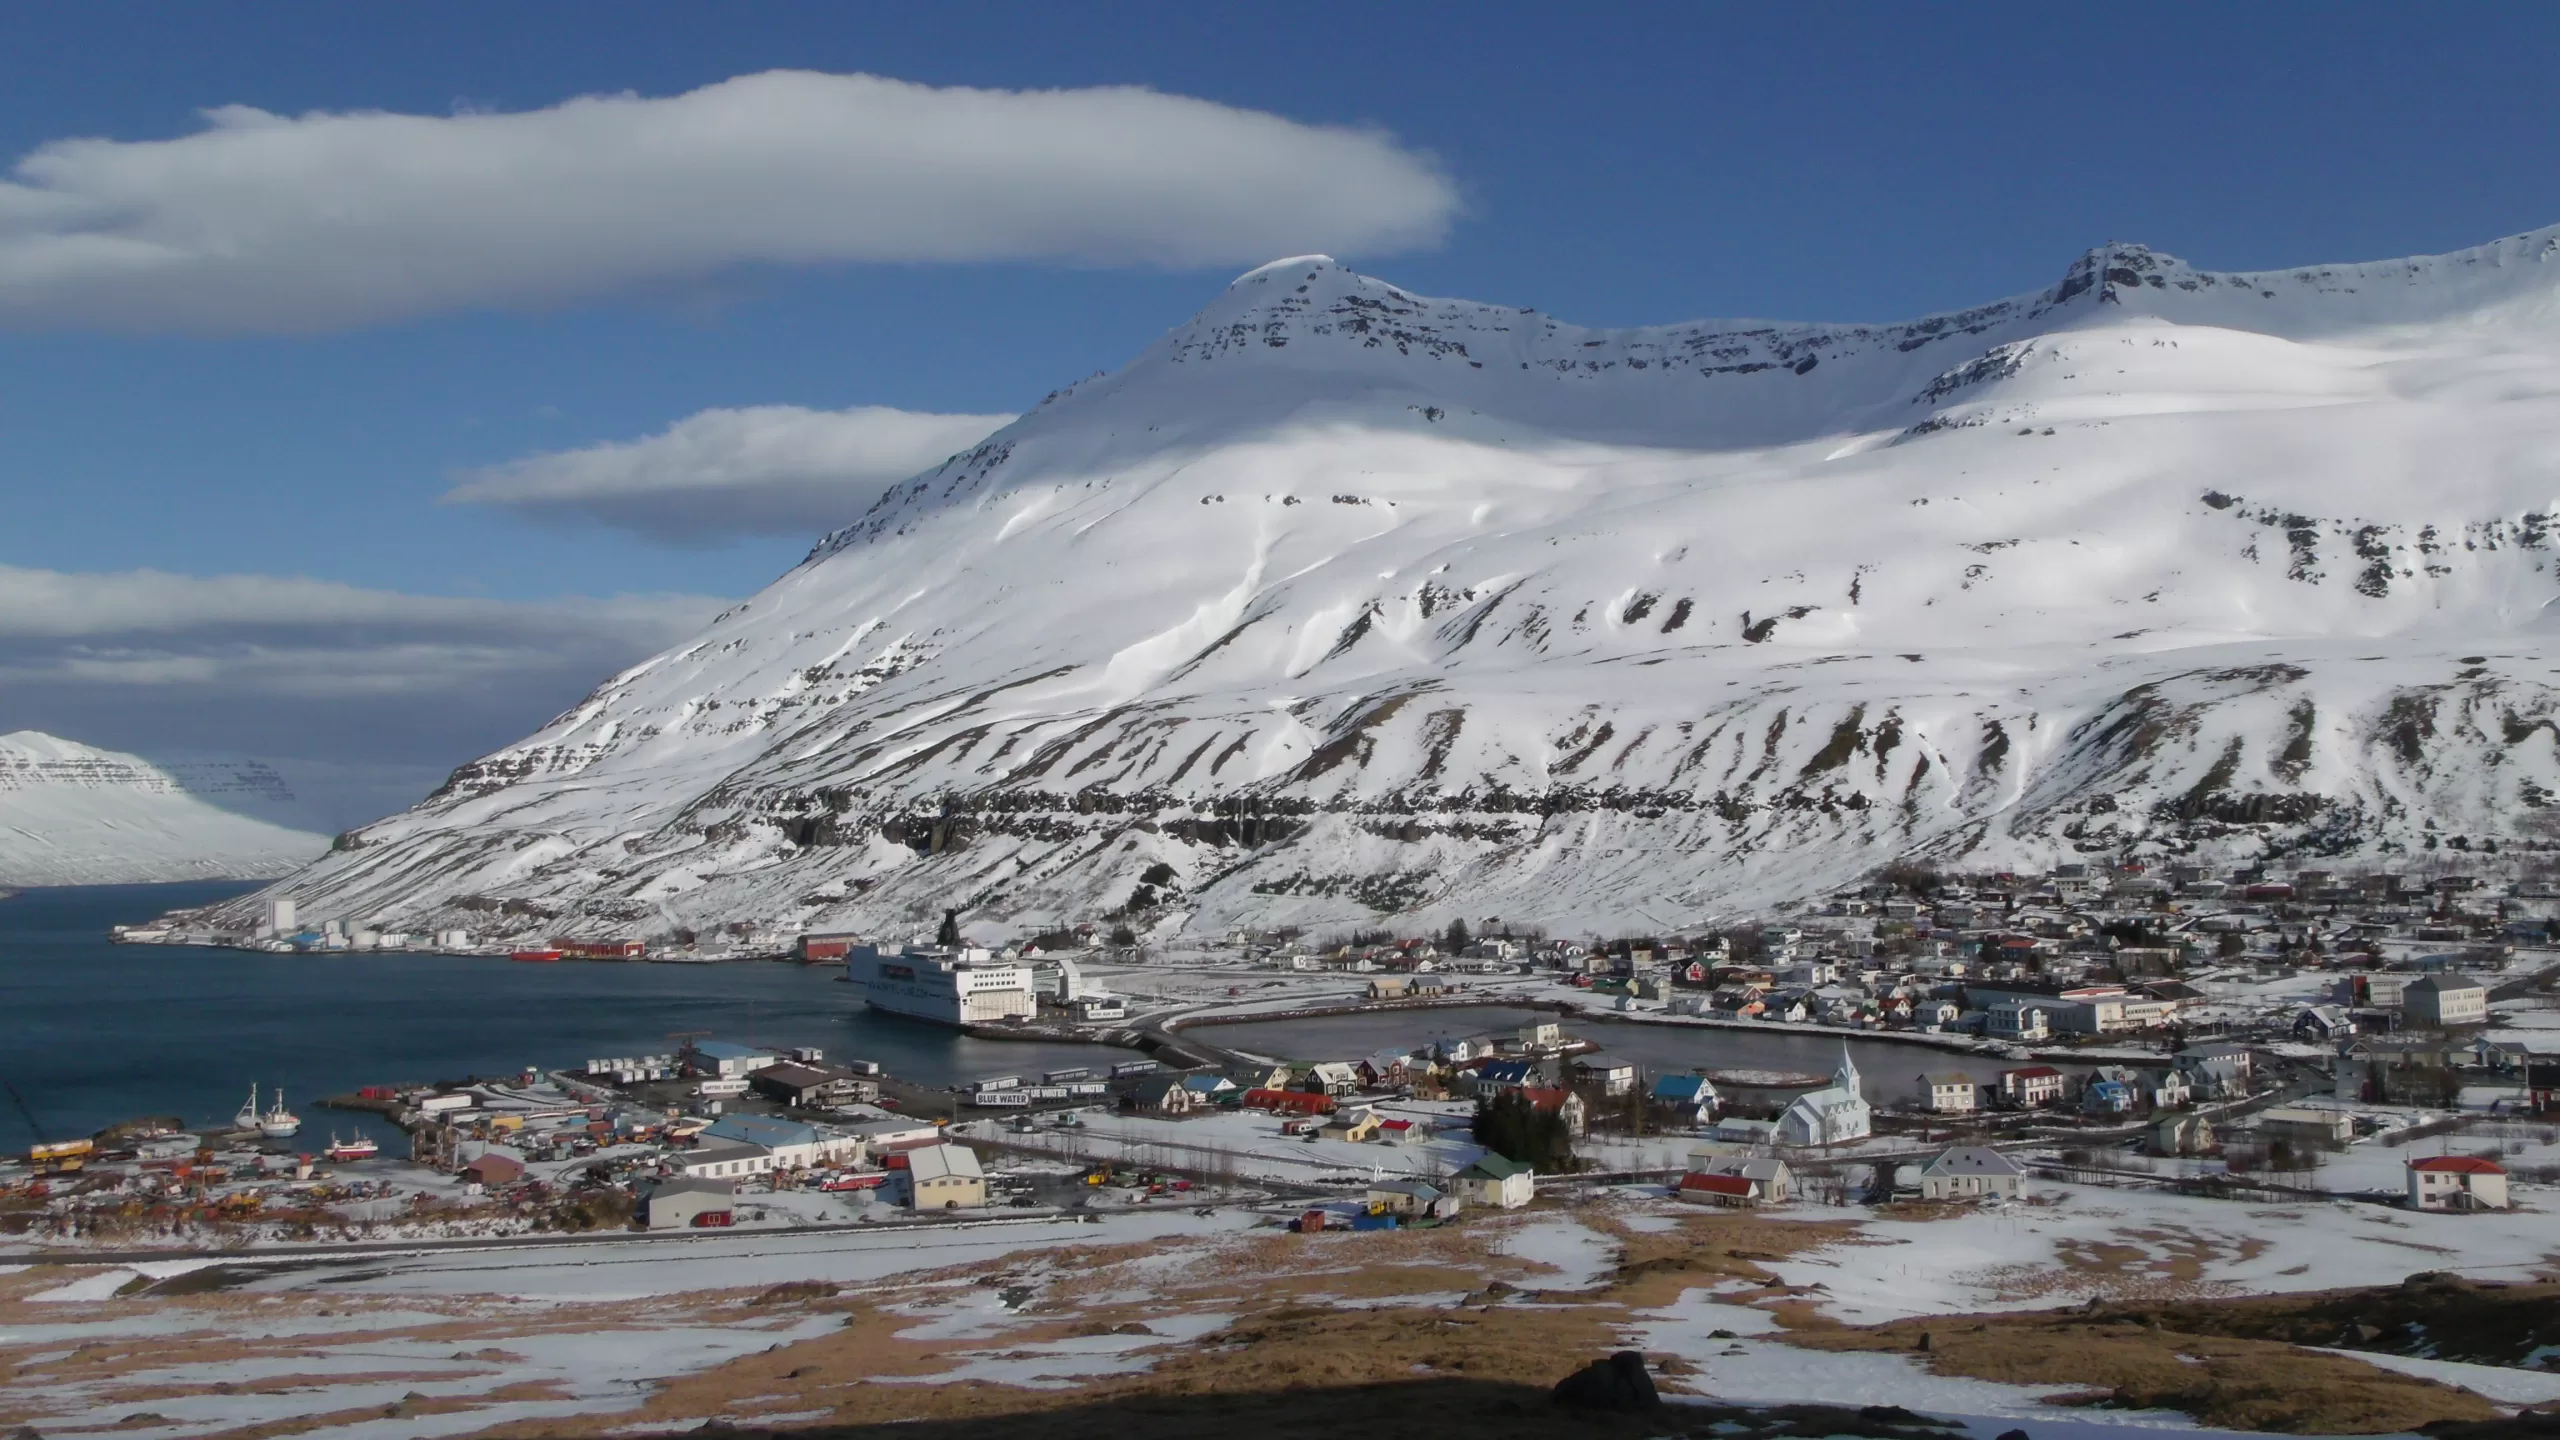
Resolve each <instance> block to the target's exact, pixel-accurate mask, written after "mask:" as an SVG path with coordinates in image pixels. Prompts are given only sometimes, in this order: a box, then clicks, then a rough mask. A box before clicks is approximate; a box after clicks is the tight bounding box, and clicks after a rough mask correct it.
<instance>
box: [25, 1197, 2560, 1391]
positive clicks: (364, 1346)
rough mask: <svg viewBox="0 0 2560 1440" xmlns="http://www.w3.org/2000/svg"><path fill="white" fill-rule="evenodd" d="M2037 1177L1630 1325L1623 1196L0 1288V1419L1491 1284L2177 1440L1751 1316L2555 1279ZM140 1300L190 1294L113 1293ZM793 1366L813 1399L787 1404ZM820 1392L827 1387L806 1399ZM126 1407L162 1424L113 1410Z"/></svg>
mask: <svg viewBox="0 0 2560 1440" xmlns="http://www.w3.org/2000/svg"><path fill="white" fill-rule="evenodd" d="M2036 1191H2037V1194H2036V1197H2035V1200H2034V1203H2019V1204H2006V1205H1999V1206H1992V1207H1983V1208H1976V1209H1962V1210H1956V1211H1953V1212H1949V1213H1946V1214H1943V1215H1940V1216H1938V1217H1937V1218H1913V1217H1911V1216H1909V1215H1901V1214H1881V1213H1877V1212H1871V1211H1867V1210H1863V1209H1859V1208H1855V1207H1830V1206H1806V1205H1798V1206H1792V1207H1783V1208H1780V1209H1777V1210H1773V1211H1768V1212H1764V1215H1763V1218H1766V1219H1772V1220H1776V1221H1779V1222H1780V1223H1781V1224H1785V1223H1789V1222H1804V1223H1830V1224H1840V1223H1846V1224H1847V1225H1848V1226H1850V1227H1851V1228H1850V1229H1849V1231H1848V1232H1847V1233H1846V1235H1845V1237H1844V1238H1841V1239H1839V1240H1836V1241H1833V1240H1825V1241H1823V1242H1821V1243H1818V1244H1816V1245H1815V1246H1814V1247H1813V1248H1810V1249H1806V1250H1802V1251H1800V1252H1799V1253H1797V1254H1795V1255H1794V1256H1792V1258H1784V1259H1764V1260H1761V1261H1760V1262H1759V1263H1760V1264H1761V1266H1762V1268H1763V1269H1764V1270H1765V1271H1767V1272H1769V1273H1771V1274H1774V1275H1775V1276H1776V1278H1777V1279H1778V1280H1779V1281H1780V1282H1781V1283H1782V1285H1783V1286H1784V1287H1785V1290H1784V1291H1783V1292H1779V1291H1769V1290H1766V1289H1764V1288H1763V1287H1760V1286H1758V1285H1755V1284H1753V1283H1750V1282H1745V1281H1737V1280H1727V1279H1720V1278H1707V1277H1702V1278H1701V1280H1700V1282H1699V1283H1698V1284H1697V1285H1696V1286H1694V1287H1691V1288H1687V1289H1685V1290H1680V1291H1677V1292H1676V1293H1675V1294H1674V1297H1673V1298H1672V1299H1670V1300H1669V1301H1667V1302H1659V1303H1657V1302H1655V1301H1647V1302H1645V1303H1644V1304H1642V1305H1640V1306H1631V1305H1629V1304H1628V1303H1627V1302H1625V1301H1623V1300H1618V1299H1613V1298H1612V1291H1611V1287H1612V1286H1613V1284H1615V1283H1616V1281H1617V1278H1618V1276H1619V1273H1620V1272H1619V1262H1620V1259H1621V1252H1622V1246H1623V1245H1626V1244H1632V1243H1634V1241H1633V1240H1630V1239H1623V1238H1622V1237H1628V1236H1634V1237H1640V1238H1643V1239H1645V1240H1647V1241H1648V1242H1649V1243H1661V1242H1662V1241H1663V1240H1664V1239H1665V1238H1666V1237H1671V1236H1674V1235H1675V1234H1677V1233H1678V1232H1680V1230H1681V1227H1682V1226H1684V1225H1686V1224H1690V1223H1693V1221H1694V1220H1695V1218H1696V1217H1698V1216H1699V1215H1700V1214H1701V1212H1700V1211H1699V1210H1698V1209H1697V1208H1695V1207H1691V1206H1686V1205H1682V1204H1680V1203H1678V1202H1675V1201H1670V1200H1667V1199H1663V1198H1661V1197H1660V1195H1659V1192H1658V1191H1655V1192H1650V1193H1648V1192H1647V1191H1646V1190H1644V1189H1643V1188H1641V1187H1622V1188H1620V1189H1617V1190H1615V1191H1612V1192H1609V1193H1607V1194H1604V1195H1600V1196H1597V1197H1594V1198H1592V1199H1591V1200H1590V1201H1588V1202H1587V1203H1586V1204H1584V1205H1581V1206H1576V1207H1572V1208H1565V1209H1558V1208H1540V1209H1535V1210H1531V1211H1527V1212H1521V1213H1513V1214H1492V1213H1483V1212H1478V1213H1475V1214H1472V1215H1470V1216H1469V1217H1468V1218H1467V1223H1465V1224H1463V1225H1461V1226H1457V1227H1453V1228H1449V1229H1444V1230H1438V1231H1425V1232H1414V1233H1412V1234H1409V1235H1404V1236H1377V1235H1339V1234H1327V1235H1324V1236H1305V1237H1301V1236H1291V1235H1287V1234H1284V1233H1281V1232H1280V1231H1279V1230H1277V1229H1276V1228H1275V1227H1273V1226H1272V1225H1271V1223H1270V1220H1269V1218H1268V1217H1263V1216H1256V1215H1253V1214H1250V1213H1246V1212H1235V1211H1230V1212H1225V1213H1220V1214H1215V1215H1209V1216H1200V1215H1195V1214H1192V1213H1190V1212H1189V1211H1187V1210H1181V1209H1171V1210H1150V1211H1137V1210H1133V1211H1127V1212H1118V1213H1113V1214H1110V1215H1107V1216H1106V1217H1104V1218H1102V1219H1100V1220H1098V1221H1092V1222H1072V1221H1031V1222H1023V1223H1014V1224H1003V1225H988V1226H973V1227H965V1228H955V1229H946V1230H937V1231H933V1232H929V1233H919V1232H916V1231H913V1230H905V1231H899V1232H880V1233H870V1232H865V1233H854V1234H840V1235H797V1236H795V1235H787V1234H775V1233H763V1234H729V1235H705V1236H701V1237H697V1238H688V1239H686V1240H682V1241H678V1242H674V1243H661V1242H658V1241H649V1242H613V1241H607V1242H601V1243H594V1244H582V1245H574V1246H564V1247H558V1248H544V1249H539V1250H528V1249H524V1248H520V1247H505V1246H491V1247H488V1248H485V1249H480V1250H475V1251H458V1252H457V1251H421V1252H413V1253H408V1254H400V1255H389V1256H367V1257H362V1258H359V1259H345V1258H340V1259H333V1260H326V1261H318V1262H315V1261H312V1260H308V1259H301V1260H297V1259H293V1258H291V1257H283V1256H267V1257H207V1258H205V1259H202V1260H197V1261H188V1262H172V1263H168V1264H158V1263H154V1264H148V1265H134V1266H115V1267H99V1268H96V1269H82V1268H72V1269H65V1268H62V1267H26V1266H8V1267H0V1363H4V1364H6V1365H8V1366H9V1367H10V1370H9V1372H8V1373H10V1374H11V1375H12V1377H13V1379H12V1382H11V1384H10V1386H9V1387H8V1389H7V1391H6V1393H5V1395H0V1423H5V1424H19V1423H28V1424H35V1425H37V1426H38V1428H39V1429H40V1430H41V1431H42V1433H45V1434H47V1435H52V1434H57V1433H81V1432H85V1431H89V1430H103V1429H110V1428H114V1429H116V1430H117V1431H118V1433H128V1432H129V1433H135V1434H143V1435H151V1436H171V1437H181V1436H194V1435H202V1434H208V1433H211V1432H214V1431H218V1430H223V1429H228V1428H236V1427H241V1426H247V1425H253V1424H254V1425H289V1426H293V1427H295V1428H297V1429H300V1430H303V1431H304V1432H305V1433H318V1434H325V1435H330V1436H341V1435H362V1436H384V1437H389V1436H395V1435H401V1436H405V1435H436V1434H459V1433H465V1432H473V1431H477V1430H479V1429H482V1428H485V1427H488V1426H490V1425H493V1424H498V1423H502V1422H505V1421H509V1420H527V1419H543V1418H553V1419H559V1418H566V1417H570V1416H588V1417H601V1418H603V1419H606V1420H615V1417H624V1418H623V1419H621V1420H615V1423H637V1422H639V1421H641V1420H644V1419H645V1420H646V1421H648V1422H649V1424H650V1425H651V1426H653V1427H656V1428H689V1427H690V1426H691V1425H692V1424H694V1423H698V1422H699V1421H700V1420H702V1419H705V1418H720V1417H728V1418H731V1419H734V1420H739V1421H745V1420H750V1419H752V1420H757V1421H761V1422H763V1423H768V1424H780V1423H786V1422H787V1421H788V1420H790V1419H792V1418H801V1419H812V1420H814V1419H821V1418H830V1417H833V1416H834V1415H835V1414H836V1411H835V1409H834V1406H835V1405H836V1404H838V1403H842V1402H843V1401H844V1399H845V1398H846V1397H848V1396H850V1395H855V1394H859V1393H861V1392H860V1391H859V1390H854V1391H847V1390H845V1389H844V1388H843V1387H845V1386H846V1385H848V1384H853V1383H854V1382H856V1381H860V1382H861V1383H864V1384H873V1385H888V1386H892V1387H894V1388H897V1389H900V1390H909V1389H912V1390H914V1391H915V1392H916V1393H917V1394H918V1395H922V1394H924V1393H925V1392H927V1391H930V1390H932V1389H933V1388H934V1387H938V1386H952V1385H962V1386H966V1385H970V1384H973V1383H975V1384H979V1385H992V1386H996V1387H1004V1388H1011V1389H1018V1390H1022V1391H1025V1392H1039V1391H1054V1390H1067V1389H1074V1388H1077V1387H1081V1386H1086V1385H1091V1384H1099V1383H1106V1382H1110V1381H1114V1380H1119V1379H1126V1378H1129V1377H1132V1376H1136V1375H1140V1374H1142V1373H1143V1372H1145V1371H1147V1370H1148V1369H1150V1368H1151V1367H1154V1366H1157V1365H1160V1364H1163V1363H1165V1362H1166V1361H1167V1359H1168V1357H1172V1356H1177V1355H1180V1354H1182V1353H1183V1352H1184V1351H1186V1350H1187V1349H1189V1348H1190V1347H1193V1346H1195V1345H1196V1344H1197V1342H1198V1341H1200V1340H1201V1339H1202V1338H1203V1337H1206V1336H1209V1335H1212V1334H1217V1333H1221V1332H1223V1331H1225V1330H1226V1329H1227V1327H1229V1326H1230V1325H1231V1324H1232V1323H1234V1322H1235V1321H1237V1320H1238V1318H1239V1317H1241V1316H1244V1315H1246V1314H1248V1313H1250V1312H1253V1311H1255V1310H1258V1309H1263V1308H1266V1307H1269V1306H1272V1305H1274V1304H1279V1305H1283V1306H1291V1305H1294V1306H1315V1307H1319V1308H1323V1307H1332V1308H1335V1309H1339V1310H1343V1311H1368V1310H1376V1309H1378V1308H1379V1307H1382V1306H1396V1307H1403V1308H1406V1309H1416V1308H1418V1309H1421V1310H1425V1311H1428V1310H1447V1309H1449V1308H1450V1307H1457V1306H1469V1307H1480V1306H1482V1305H1484V1304H1486V1303H1487V1300H1486V1296H1485V1294H1484V1293H1471V1292H1478V1291H1479V1290H1480V1289H1481V1287H1483V1286H1485V1285H1487V1284H1490V1283H1491V1282H1492V1281H1493V1280H1495V1279H1497V1278H1498V1279H1501V1280H1503V1281H1505V1282H1507V1283H1508V1284H1509V1285H1511V1286H1513V1287H1516V1289H1514V1290H1512V1291H1510V1292H1507V1293H1509V1294H1510V1297H1511V1298H1510V1299H1509V1300H1507V1301H1494V1302H1492V1303H1494V1304H1496V1305H1498V1306H1502V1307H1506V1308H1507V1307H1517V1308H1518V1309H1519V1310H1520V1311H1521V1312H1522V1317H1523V1320H1524V1322H1534V1321H1535V1319H1536V1317H1537V1316H1539V1315H1541V1314H1555V1315H1570V1314H1576V1313H1581V1312H1584V1311H1588V1312H1589V1313H1590V1314H1592V1315H1594V1316H1596V1317H1599V1318H1601V1319H1603V1320H1605V1321H1606V1322H1607V1325H1608V1327H1609V1329H1610V1331H1611V1332H1612V1333H1614V1334H1615V1335H1616V1336H1617V1337H1618V1338H1617V1342H1616V1343H1621V1344H1627V1345H1633V1346H1636V1347H1638V1348H1641V1349H1643V1350H1645V1351H1647V1352H1648V1353H1653V1354H1661V1355H1673V1356H1678V1357H1680V1358H1682V1359H1683V1360H1685V1361H1686V1362H1688V1364H1689V1365H1690V1366H1691V1367H1692V1372H1691V1373H1689V1374H1688V1375H1686V1376H1685V1377H1683V1378H1681V1379H1680V1381H1679V1383H1678V1386H1675V1387H1674V1388H1675V1389H1676V1388H1679V1387H1686V1388H1688V1389H1689V1390H1692V1391H1695V1392H1698V1393H1705V1394H1712V1395H1715V1396H1717V1397H1720V1398H1722V1399H1724V1400H1729V1401H1769V1402H1785V1401H1807V1400H1816V1401H1822V1402H1827V1403H1845V1404H1868V1403H1875V1404H1899V1405H1905V1406H1909V1407H1911V1408H1914V1409H1919V1410H1923V1411H1929V1412H1934V1413H1942V1414H1954V1415H1960V1416H1970V1417H1976V1418H1977V1419H1978V1420H1980V1421H1981V1422H1983V1423H1982V1424H1979V1425H1977V1427H1976V1428H1977V1430H1978V1432H1979V1433H1981V1434H1983V1435H1989V1434H1992V1433H1995V1432H1996V1431H1997V1430H2000V1429H2006V1428H2008V1427H2009V1426H2010V1425H2011V1424H2016V1423H2021V1422H2025V1423H2029V1424H2031V1427H2032V1431H2033V1433H2035V1434H2037V1435H2039V1436H2043V1435H2045V1434H2047V1433H2048V1432H2050V1433H2054V1434H2062V1435H2069V1436H2077V1437H2081V1440H2097V1437H2101V1436H2105V1435H2108V1434H2111V1433H2112V1434H2115V1435H2119V1436H2120V1435H2121V1434H2122V1433H2123V1429H2124V1427H2128V1426H2130V1427H2137V1428H2141V1427H2149V1428H2176V1429H2187V1428H2192V1427H2190V1426H2189V1425H2188V1422H2186V1421H2185V1420H2184V1419H2183V1417H2180V1416H2177V1415H2169V1414H2157V1413H2149V1412H2110V1411H2070V1412H2061V1413H2057V1412H2055V1411H2054V1410H2053V1409H2052V1408H2051V1407H2049V1406H2045V1405H2044V1404H2042V1399H2043V1397H2045V1396H2046V1395H2049V1394H2053V1393H2057V1391H2058V1390H2059V1389H2060V1388H2061V1387H2057V1386H2037V1385H2008V1384H1993V1383H1990V1382H1986V1381H1978V1380H1968V1379H1962V1378H1958V1377H1953V1376H1940V1375H1933V1374H1931V1373H1929V1372H1928V1370H1927V1369H1926V1368H1925V1367H1924V1365H1923V1364H1921V1363H1918V1362H1917V1361H1915V1358H1914V1357H1912V1356H1910V1355H1909V1354H1907V1353H1892V1354H1886V1353H1832V1352H1824V1353H1814V1352H1810V1351H1805V1350H1800V1349H1797V1348H1795V1347H1792V1346H1790V1345H1788V1344H1787V1343H1786V1331H1785V1329H1784V1326H1783V1324H1782V1321H1781V1317H1780V1315H1779V1313H1778V1312H1777V1311H1776V1310H1774V1309H1772V1308H1770V1302H1771V1301H1772V1300H1774V1299H1777V1298H1780V1296H1781V1294H1782V1293H1783V1295H1784V1296H1785V1297H1786V1298H1789V1299H1791V1300H1793V1301H1799V1302H1810V1303H1812V1304H1813V1305H1815V1306H1816V1307H1818V1308H1819V1309H1820V1310H1821V1311H1822V1312H1824V1313H1826V1314H1828V1315H1829V1316H1831V1317H1833V1318H1836V1319H1840V1320H1844V1321H1850V1322H1874V1321H1884V1320H1892V1319H1898V1318H1904V1317H1912V1316H1930V1315H1945V1314H1959V1313H1976V1312H1982V1311H1996V1310H2014V1309H2025V1308H2037V1307H2052V1306H2058V1305H2066V1304H2076V1303H2078V1302H2079V1301H2081V1300H2083V1299H2085V1298H2088V1297H2090V1296H2106V1297H2111V1298H2120V1299H2131V1298H2143V1297H2155V1298H2163V1297H2173V1296H2174V1297H2208V1296H2212V1295H2216V1294H2227V1293H2235V1292H2240V1291H2251V1292H2263V1291H2286V1290H2312V1289H2321V1288H2331V1287H2337V1286H2345V1285H2364V1284H2388V1283H2393V1282H2396V1281H2398V1280H2400V1279H2401V1278H2402V1277H2404V1276H2405V1275H2407V1274H2409V1273H2411V1272H2413V1271H2418V1270H2448V1271H2455V1272H2459V1273H2462V1274H2467V1275H2472V1276H2477V1277H2484V1278H2516V1277H2520V1276H2524V1275H2527V1274H2535V1273H2540V1272H2541V1271H2542V1270H2543V1269H2544V1268H2545V1267H2546V1265H2547V1263H2548V1261H2547V1256H2546V1252H2547V1250H2548V1233H2547V1232H2548V1229H2549V1221H2548V1217H2547V1216H2546V1215H2544V1214H2541V1213H2539V1212H2538V1211H2536V1212H2519V1213H2517V1214H2513V1215H2505V1216H2496V1215H2490V1216H2422V1215H2413V1214H2406V1213H2399V1212H2394V1211H2390V1210H2385V1209H2382V1208H2379V1207H2374V1206H2369V1205H2355V1204H2347V1203H2339V1204H2308V1205H2300V1206H2284V1207H2270V1206H2248V1205H2237V1204H2231V1203H2227V1202H2215V1201H2205V1200H2188V1199H2180V1198H2177V1197H2171V1196H2163V1195H2157V1194H2151V1193H2147V1192H2119V1191H2113V1190H2105V1189H2096V1188H2088V1187H2080V1186H2070V1185H2052V1184H2040V1185H2038V1186H2037V1187H2036ZM146 1281H152V1282H158V1283H159V1284H160V1285H161V1286H162V1287H164V1288H165V1287H169V1286H184V1285H193V1286H194V1289H195V1291H196V1293H187V1294H175V1295H153V1294H141V1293H137V1292H138V1291H140V1290H142V1289H143V1282H146ZM776 1287H788V1288H784V1289H777V1288H776ZM1488 1293H1489V1292H1488ZM1657 1293H1659V1292H1657ZM844 1302H850V1304H847V1303H844ZM1035 1302H1036V1303H1035ZM813 1307H814V1308H813ZM1477 1318H1479V1319H1481V1318H1482V1317H1481V1316H1479V1317H1477ZM1719 1332H1723V1333H1721V1334H1719ZM1564 1358H1565V1357H1561V1356H1560V1357H1558V1359H1559V1361H1561V1360H1562V1359H1564ZM2357 1358H2360V1359H2364V1360H2366V1361H2368V1362H2369V1363H2372V1364H2376V1365H2381V1366H2385V1367H2388V1368H2392V1369H2397V1370H2401V1371H2405V1372H2407V1373H2412V1374H2419V1375H2423V1376H2425V1377H2426V1378H2430V1379H2436V1380H2440V1381H2442V1382H2444V1383H2446V1384H2450V1385H2455V1386H2459V1387H2464V1388H2468V1389H2471V1390H2473V1391H2475V1392H2476V1393H2478V1394H2481V1395H2483V1396H2486V1397H2488V1398H2490V1399H2493V1400H2495V1401H2497V1402H2499V1403H2501V1404H2506V1405H2520V1404H2528V1403H2539V1402H2541V1401H2543V1400H2547V1399H2551V1398H2560V1382H2555V1381H2554V1380H2553V1379H2552V1377H2551V1376H2549V1375H2547V1374H2543V1373H2541V1372H2535V1371H2528V1370H2521V1369H2507V1368H2502V1367H2494V1366H2477V1365H2462V1364H2450V1363H2442V1362H2433V1361H2426V1360H2399V1359H2395V1358H2393V1357H2388V1356H2359V1357H2357ZM847 1367H850V1368H847ZM866 1367H868V1368H866ZM820 1372H824V1373H825V1376H826V1380H825V1384H824V1385H819V1382H818V1381H816V1380H806V1383H801V1382H803V1381H804V1379H805V1377H809V1376H813V1375H818V1374H819V1373H820ZM812 1386H816V1387H817V1388H816V1389H815V1390H813V1389H812V1388H811V1387H812ZM829 1386H832V1387H835V1388H833V1389H829V1388H827V1387H829ZM821 1395H833V1396H836V1397H837V1398H836V1399H835V1400H815V1399H813V1396H821ZM919 1403H922V1402H921V1401H920V1402H919ZM146 1414H147V1415H149V1416H151V1417H156V1418H152V1419H149V1420H135V1419H131V1418H129V1417H134V1416H137V1415H146ZM1995 1421H1996V1422H1998V1423H1996V1424H1995V1423H1991V1422H1995ZM679 1422H681V1423H679Z"/></svg>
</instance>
